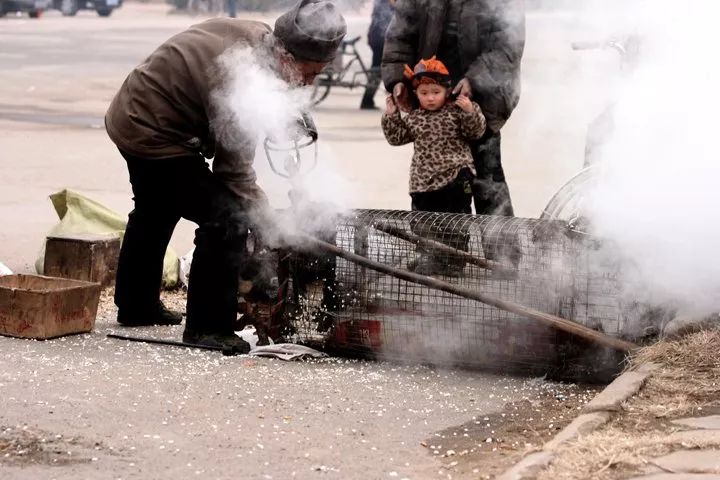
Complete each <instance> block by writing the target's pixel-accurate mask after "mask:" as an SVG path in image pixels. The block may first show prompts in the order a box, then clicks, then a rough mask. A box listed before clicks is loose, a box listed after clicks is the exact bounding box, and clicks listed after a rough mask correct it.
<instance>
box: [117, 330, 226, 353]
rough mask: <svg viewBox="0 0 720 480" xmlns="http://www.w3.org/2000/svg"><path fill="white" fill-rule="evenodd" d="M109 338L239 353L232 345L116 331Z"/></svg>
mask: <svg viewBox="0 0 720 480" xmlns="http://www.w3.org/2000/svg"><path fill="white" fill-rule="evenodd" d="M107 337H108V338H115V339H117V340H126V341H128V342H139V343H152V344H154V345H169V346H172V347H184V348H197V349H200V350H212V351H215V352H222V354H223V355H227V356H230V355H237V354H238V353H239V352H237V351H236V350H235V349H234V348H232V347H213V346H210V345H198V344H196V343H187V342H178V341H176V340H162V339H158V338H149V337H129V336H127V335H116V334H114V333H108V334H107Z"/></svg>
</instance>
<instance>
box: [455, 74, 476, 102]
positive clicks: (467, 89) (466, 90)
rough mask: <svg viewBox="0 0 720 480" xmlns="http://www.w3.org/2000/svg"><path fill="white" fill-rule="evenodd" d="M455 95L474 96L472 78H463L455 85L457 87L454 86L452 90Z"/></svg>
mask: <svg viewBox="0 0 720 480" xmlns="http://www.w3.org/2000/svg"><path fill="white" fill-rule="evenodd" d="M452 93H453V95H457V96H458V98H459V97H467V98H470V97H472V87H471V86H470V80H468V79H467V78H463V79H462V80H460V81H459V82H458V84H457V85H455V88H453V91H452Z"/></svg>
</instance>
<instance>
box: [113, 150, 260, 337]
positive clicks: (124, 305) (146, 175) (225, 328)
mask: <svg viewBox="0 0 720 480" xmlns="http://www.w3.org/2000/svg"><path fill="white" fill-rule="evenodd" d="M120 153H122V155H123V157H125V160H126V161H127V166H128V172H129V173H130V183H131V184H132V191H133V195H134V197H133V200H134V201H135V208H134V209H133V211H132V212H130V214H129V215H128V224H127V230H126V231H125V236H124V238H123V242H122V247H121V250H120V260H119V263H118V270H117V281H116V286H115V304H116V305H117V306H118V308H120V309H127V310H129V311H131V312H132V311H140V312H142V311H145V310H146V309H152V308H154V307H156V306H157V302H158V300H159V296H160V286H161V282H162V266H163V257H164V255H165V250H166V249H167V246H168V243H169V242H170V237H171V236H172V233H173V230H174V229H175V226H176V225H177V222H178V221H179V220H180V218H186V219H188V220H190V221H192V222H195V223H197V224H198V226H199V228H198V229H197V230H196V232H195V252H194V255H193V263H192V266H191V271H190V281H189V287H188V303H187V321H186V326H185V328H186V330H192V331H196V332H201V333H222V334H228V333H232V331H233V324H234V322H235V320H236V318H237V291H238V284H239V275H240V270H241V267H242V265H244V264H245V263H246V262H247V236H248V222H247V218H246V214H245V212H246V210H245V208H243V206H242V205H240V203H239V201H238V199H237V197H236V196H234V195H233V194H232V193H231V192H230V191H229V190H228V189H227V187H225V185H223V184H222V183H221V182H220V181H219V180H218V179H217V178H216V177H215V175H213V173H212V172H211V171H210V169H209V167H208V165H207V163H206V162H205V159H204V158H202V157H201V156H199V155H198V156H188V157H183V158H174V159H170V160H156V159H147V158H138V157H134V156H132V155H129V154H127V153H125V152H122V151H121V152H120Z"/></svg>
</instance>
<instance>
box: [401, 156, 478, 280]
mask: <svg viewBox="0 0 720 480" xmlns="http://www.w3.org/2000/svg"><path fill="white" fill-rule="evenodd" d="M472 181H473V175H472V172H470V170H469V169H464V170H461V171H460V173H459V174H458V176H457V177H456V178H455V180H453V181H452V182H450V183H449V184H448V185H446V186H445V187H443V188H440V189H438V190H433V191H430V192H417V193H411V194H410V197H411V198H412V205H411V208H412V210H419V211H423V212H440V213H472V209H471V205H472V190H471V186H472ZM463 227H464V226H463V225H462V224H458V222H456V221H453V220H452V219H451V218H449V217H441V216H428V217H424V216H420V217H415V218H414V219H413V220H412V221H411V222H410V229H411V230H412V232H413V233H414V234H415V235H418V236H421V237H424V238H427V239H429V240H434V241H437V242H441V243H444V244H445V245H447V246H449V247H452V248H455V249H457V250H461V251H467V248H468V240H469V238H468V234H467V231H465V229H464V228H463ZM418 252H419V253H428V254H431V255H433V256H434V257H436V259H437V260H443V261H446V262H447V263H448V264H453V265H459V266H462V265H464V264H465V262H464V260H462V258H460V257H453V256H452V255H450V256H448V255H447V254H443V253H439V252H432V251H431V250H429V249H424V248H418Z"/></svg>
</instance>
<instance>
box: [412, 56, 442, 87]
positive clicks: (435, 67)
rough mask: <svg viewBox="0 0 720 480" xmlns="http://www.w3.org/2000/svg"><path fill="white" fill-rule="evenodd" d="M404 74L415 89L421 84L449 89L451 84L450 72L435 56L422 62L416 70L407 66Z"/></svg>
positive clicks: (416, 66)
mask: <svg viewBox="0 0 720 480" xmlns="http://www.w3.org/2000/svg"><path fill="white" fill-rule="evenodd" d="M403 74H404V75H405V78H407V79H408V80H409V81H411V82H412V84H413V87H414V88H417V87H418V85H420V84H421V83H437V84H438V85H442V86H443V87H449V86H450V83H451V80H450V72H448V69H447V67H446V66H445V64H444V63H442V62H441V61H440V60H438V59H437V58H435V55H433V56H432V58H429V59H427V60H420V61H419V62H418V64H417V65H415V68H414V69H411V68H410V66H409V65H407V64H406V65H405V69H404V72H403Z"/></svg>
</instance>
